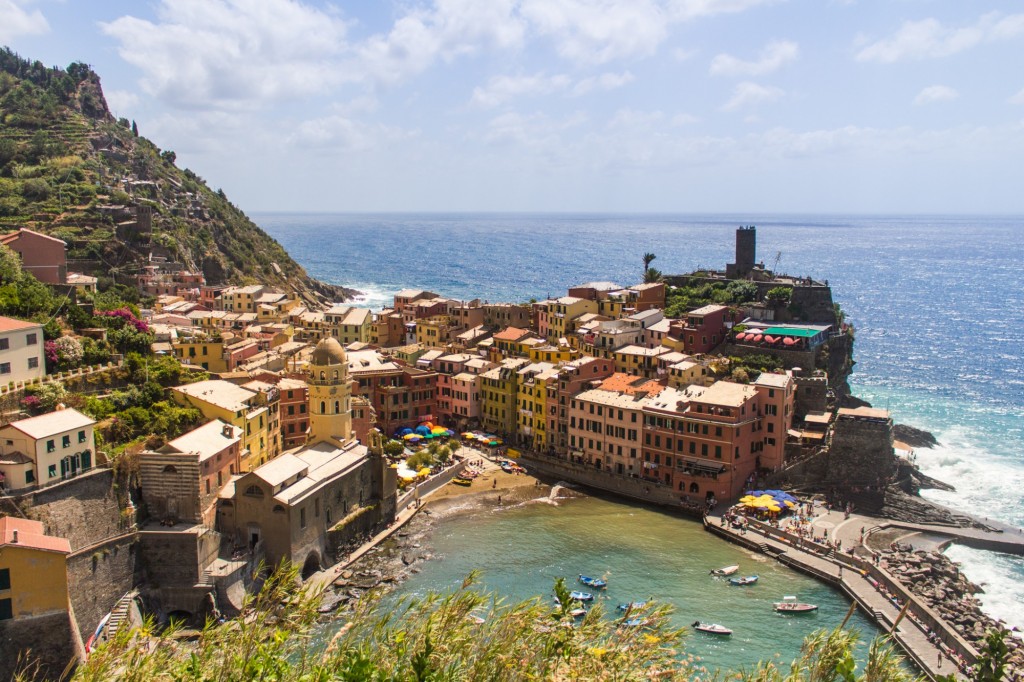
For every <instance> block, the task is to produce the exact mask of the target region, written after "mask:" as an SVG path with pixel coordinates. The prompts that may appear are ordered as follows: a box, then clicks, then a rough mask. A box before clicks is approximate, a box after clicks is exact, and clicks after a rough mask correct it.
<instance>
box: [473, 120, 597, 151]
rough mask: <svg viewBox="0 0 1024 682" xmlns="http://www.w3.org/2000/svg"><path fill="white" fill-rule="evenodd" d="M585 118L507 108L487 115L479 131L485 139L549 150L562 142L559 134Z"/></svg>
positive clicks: (492, 142) (552, 149) (577, 124)
mask: <svg viewBox="0 0 1024 682" xmlns="http://www.w3.org/2000/svg"><path fill="white" fill-rule="evenodd" d="M585 121H586V117H585V116H584V115H582V114H573V115H570V116H568V117H566V118H562V119H553V118H551V117H549V116H547V115H546V114H542V113H534V114H520V113H518V112H509V113H507V114H502V115H500V116H497V117H495V118H493V119H491V120H490V121H489V122H488V124H487V128H486V131H485V133H484V135H483V139H484V141H485V142H487V143H489V144H492V145H496V144H511V145H514V146H519V147H521V148H532V149H539V150H542V151H544V153H549V152H551V151H554V150H557V149H559V148H561V146H562V134H563V133H564V132H565V131H567V130H570V129H572V128H575V127H577V126H579V125H581V124H582V123H584V122H585Z"/></svg>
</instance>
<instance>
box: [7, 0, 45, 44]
mask: <svg viewBox="0 0 1024 682" xmlns="http://www.w3.org/2000/svg"><path fill="white" fill-rule="evenodd" d="M31 3H32V0H0V43H9V42H11V41H12V40H13V39H14V38H17V37H18V36H31V35H41V34H43V33H47V32H48V31H49V30H50V24H49V23H47V21H46V17H44V16H43V13H42V12H40V11H39V10H31V11H30V10H28V9H26V5H30V4H31Z"/></svg>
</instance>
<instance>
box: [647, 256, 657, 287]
mask: <svg viewBox="0 0 1024 682" xmlns="http://www.w3.org/2000/svg"><path fill="white" fill-rule="evenodd" d="M655 258H657V256H655V255H654V254H653V253H650V252H648V253H645V254H644V275H645V276H646V275H647V271H648V270H649V269H650V267H651V261H653V260H654V259H655ZM644 281H646V280H644Z"/></svg>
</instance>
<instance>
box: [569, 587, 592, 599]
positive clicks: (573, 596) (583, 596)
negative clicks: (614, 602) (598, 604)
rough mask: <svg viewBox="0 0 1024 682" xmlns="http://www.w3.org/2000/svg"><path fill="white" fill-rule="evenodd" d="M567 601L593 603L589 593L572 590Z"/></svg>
mask: <svg viewBox="0 0 1024 682" xmlns="http://www.w3.org/2000/svg"><path fill="white" fill-rule="evenodd" d="M569 599H572V600H573V601H594V595H592V594H591V593H590V592H580V591H578V590H573V591H572V592H570V593H569Z"/></svg>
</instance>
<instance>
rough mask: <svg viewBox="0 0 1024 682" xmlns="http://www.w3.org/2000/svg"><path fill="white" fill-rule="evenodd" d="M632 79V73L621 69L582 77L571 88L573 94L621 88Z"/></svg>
mask: <svg viewBox="0 0 1024 682" xmlns="http://www.w3.org/2000/svg"><path fill="white" fill-rule="evenodd" d="M633 80H634V78H633V74H632V73H630V72H629V71H623V72H622V73H611V72H609V73H602V74H601V75H600V76H591V77H589V78H584V79H583V80H581V81H579V82H578V83H576V85H575V86H574V87H573V89H572V94H574V95H585V94H587V93H588V92H592V91H595V90H598V91H608V90H615V89H618V88H621V87H622V86H624V85H628V84H629V83H632V82H633Z"/></svg>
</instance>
